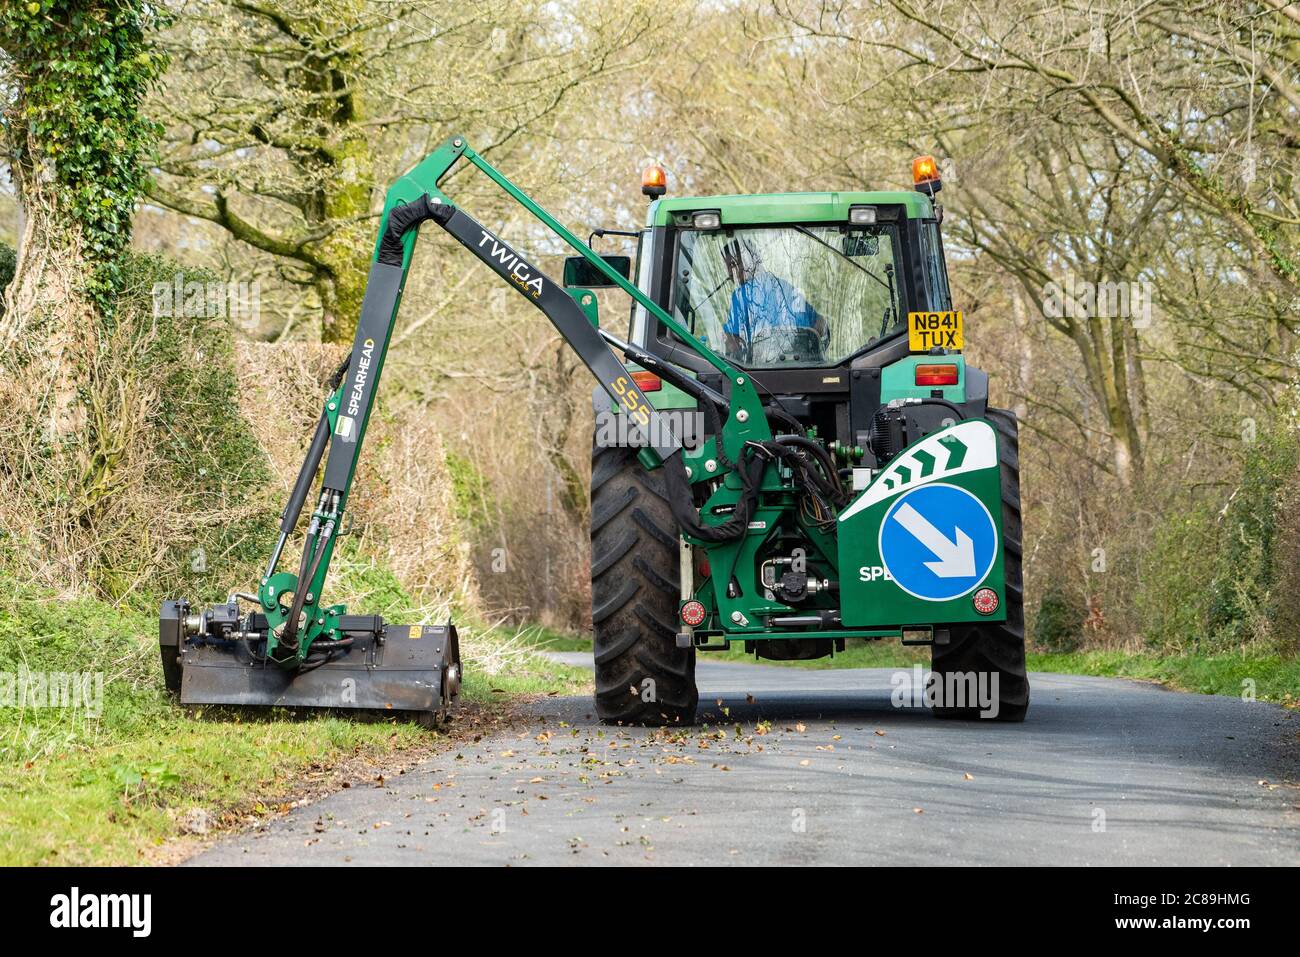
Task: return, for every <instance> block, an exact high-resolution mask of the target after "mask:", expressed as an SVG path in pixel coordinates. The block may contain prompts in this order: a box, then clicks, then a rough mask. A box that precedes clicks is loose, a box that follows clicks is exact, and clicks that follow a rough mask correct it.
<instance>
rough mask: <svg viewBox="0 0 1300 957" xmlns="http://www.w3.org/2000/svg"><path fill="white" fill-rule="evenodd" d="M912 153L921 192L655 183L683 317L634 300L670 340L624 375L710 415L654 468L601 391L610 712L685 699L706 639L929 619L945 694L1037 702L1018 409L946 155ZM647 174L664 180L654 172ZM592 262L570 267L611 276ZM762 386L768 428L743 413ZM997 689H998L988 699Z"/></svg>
mask: <svg viewBox="0 0 1300 957" xmlns="http://www.w3.org/2000/svg"><path fill="white" fill-rule="evenodd" d="M913 170H914V178H915V180H916V189H915V190H914V191H911V192H861V193H843V192H842V193H801V194H774V195H755V196H702V197H684V198H673V199H662V198H657V199H654V201H653V202H652V203H651V205H650V208H649V210H648V213H647V217H646V224H645V229H644V230H643V231H641V232H640V233H638V234H636V235H637V240H638V254H637V265H636V276H637V285H638V287H639V289H640V291H641V292H642V293H643V294H645V295H646V296H647V297H648V298H649V299H650V300H651V301H653V302H654V303H655V304H656V305H658V306H659V307H660V308H661V309H662V310H663V311H664V312H665V313H667V314H668V315H669V316H671V318H672V320H673V321H672V322H668V321H665V320H664V318H663V317H661V316H656V315H655V314H654V311H653V310H651V309H649V308H647V307H645V306H644V305H641V304H639V303H637V304H635V305H634V307H633V310H632V316H631V328H630V332H629V334H628V342H629V344H630V345H632V346H634V347H636V349H637V350H639V351H642V352H644V353H645V354H646V355H648V356H651V357H653V361H645V358H644V356H643V357H642V360H643V361H642V363H641V365H640V367H636V371H631V372H630V378H631V380H632V381H633V382H635V383H636V384H637V385H638V386H639V387H640V389H641V392H642V393H644V394H645V396H646V398H647V399H648V401H649V403H650V404H651V405H652V406H653V407H654V408H655V410H656V411H658V412H660V413H668V412H670V410H671V411H675V412H677V413H679V414H678V416H677V417H676V418H675V420H674V421H675V422H676V423H681V425H679V433H678V434H679V435H681V434H684V433H690V436H691V437H692V438H701V439H702V441H700V442H698V443H696V445H695V447H694V448H688V449H687V450H685V451H684V452H683V454H682V463H683V471H684V481H683V479H682V476H680V475H676V476H675V474H674V473H675V471H676V470H675V469H674V468H673V467H671V466H670V467H668V468H664V469H647V468H646V467H645V465H644V462H643V460H642V458H641V457H639V456H638V455H637V450H636V449H633V448H629V447H628V446H627V444H626V443H625V442H623V441H622V439H623V438H624V436H625V434H626V431H627V430H626V429H622V428H617V427H611V422H610V412H609V406H608V402H607V401H602V400H603V396H602V395H600V394H599V392H598V394H597V396H596V402H595V404H596V407H597V430H596V440H595V442H594V452H593V460H592V483H591V503H592V509H591V512H592V514H591V581H592V624H593V629H594V635H595V668H596V699H597V708H598V711H599V714H600V716H601V718H603V719H605V720H607V721H616V722H618V721H621V722H631V723H643V722H654V723H658V722H663V721H670V722H677V721H682V722H689V721H691V720H692V719H693V716H694V714H695V709H696V704H697V700H698V694H697V691H696V685H695V655H696V652H697V651H706V650H721V649H726V648H728V647H729V646H730V645H731V643H732V642H743V643H744V645H743V646H744V648H745V650H746V651H748V652H752V653H753V654H755V655H756V656H757V657H759V658H766V659H770V660H792V659H800V660H802V659H812V658H820V657H824V656H827V655H833V654H834V653H835V652H836V651H842V650H843V649H844V647H845V642H846V640H847V639H850V638H858V639H863V638H867V639H881V638H901V640H902V641H904V642H905V643H923V644H929V645H931V646H932V655H933V670H932V674H933V677H932V678H931V679H930V680H931V682H932V687H933V695H932V699H933V701H932V703H933V704H934V705H935V709H934V710H935V713H936V714H940V715H948V716H970V715H974V714H984V715H987V716H989V717H997V718H1000V719H1002V720H1021V719H1023V718H1024V715H1025V712H1026V710H1027V708H1028V703H1029V687H1028V681H1027V678H1026V674H1025V652H1024V616H1023V594H1022V585H1021V525H1020V483H1019V465H1018V448H1017V429H1016V418H1015V416H1014V414H1013V413H1011V412H1009V411H1007V410H1004V409H996V408H992V407H990V406H989V405H988V376H987V375H986V374H985V373H983V372H981V371H980V370H978V369H975V368H973V367H971V366H968V365H967V364H966V361H965V359H964V358H963V356H962V354H961V350H962V347H963V329H962V315H961V313H960V312H955V311H954V310H953V308H952V300H951V294H950V291H949V286H948V278H947V270H946V266H945V262H944V255H943V245H942V241H941V235H940V222H941V220H942V207H940V206H938V205H937V204H935V203H934V202H933V197H934V193H935V192H937V191H938V190H939V188H940V187H941V181H940V179H939V177H938V175H937V170H936V168H935V165H934V161H933V159H931V158H930V157H921V158H919V159H918V160H917V161H916V163H914V166H913ZM643 189H644V190H645V191H646V192H647V193H648V194H650V195H652V196H658V195H662V191H663V176H662V172H661V171H659V170H658V169H657V168H651V169H650V170H647V172H646V176H645V178H644V184H643ZM585 264H586V261H585V260H584V259H583V258H582V257H577V258H575V259H573V260H571V261H570V268H569V270H568V271H567V274H566V279H567V280H570V281H571V282H572V283H573V284H574V285H575V286H578V287H583V286H585V287H587V288H591V287H596V286H600V285H606V283H604V282H601V281H600V279H601V278H603V277H600V276H599V275H593V274H592V271H590V270H587V269H584V268H583V267H584V266H585ZM611 284H612V283H611ZM573 291H574V293H575V294H576V295H581V294H582V290H581V288H575V289H574V290H573ZM681 329H684V330H685V331H686V332H687V333H689V337H687V336H683V335H681V332H680V330H681ZM692 338H693V339H694V340H696V342H695V343H692V342H691V339H692ZM701 347H703V348H701ZM710 353H714V354H720V355H721V357H722V358H723V359H724V360H725V362H726V364H727V365H728V366H729V367H730V368H729V369H726V370H721V369H719V368H717V364H716V363H714V362H711V361H710ZM665 366H668V367H675V368H676V369H681V370H685V371H686V372H687V373H688V374H689V375H691V376H692V377H693V378H694V379H695V380H696V381H697V382H698V383H699V384H700V385H702V386H707V387H708V388H709V389H711V390H712V391H713V392H714V393H717V394H724V393H727V392H728V391H729V390H728V387H729V386H731V385H735V384H737V383H738V382H739V380H742V379H744V380H747V381H748V383H750V384H751V385H752V386H753V388H754V390H755V392H756V393H757V395H758V399H759V403H758V404H757V405H751V404H746V403H744V402H741V401H737V400H738V398H739V397H738V395H737V392H738V391H739V390H734V389H732V390H730V396H729V402H728V404H727V406H723V405H722V404H721V403H716V402H714V403H708V402H701V401H700V399H699V398H698V396H697V395H695V394H692V392H688V391H684V390H683V389H681V388H679V387H678V386H676V385H674V384H673V382H672V380H671V378H670V377H668V376H663V375H661V374H660V372H661V371H662V370H663V368H664V367H665ZM742 384H743V383H742ZM728 411H730V413H731V420H730V422H729V423H723V424H721V425H720V424H719V420H720V419H721V418H722V417H723V416H724V415H725V413H726V412H728ZM746 412H748V414H749V416H750V417H752V419H750V421H753V420H763V421H764V423H765V424H766V425H767V427H768V430H769V431H770V433H771V437H770V439H769V438H767V437H766V436H764V437H763V438H762V439H759V440H755V439H749V438H746V439H743V440H742V439H741V437H740V435H739V433H740V432H741V431H742V429H739V428H736V429H733V430H731V431H733V432H734V433H736V435H735V437H734V438H733V437H731V436H729V435H728V432H729V430H728V428H727V425H728V424H731V425H744V424H747V423H746V419H747V416H746ZM620 415H621V416H626V415H627V412H626V411H625V412H623V413H621V414H620ZM729 440H730V441H729ZM675 478H676V480H675V481H674V479H675ZM684 501H688V505H689V507H683V503H684ZM972 682H976V683H978V682H985V683H986V684H985V685H979V684H972ZM981 689H991V690H992V693H993V694H994V696H995V697H996V701H995V702H993V703H992V705H991V706H989V705H990V702H989V701H987V700H986V701H985V705H986V706H985V707H982V708H981V707H976V699H977V698H978V696H979V693H980V691H981ZM986 694H987V691H986ZM954 699H958V700H954Z"/></svg>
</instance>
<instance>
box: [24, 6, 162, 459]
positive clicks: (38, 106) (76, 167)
mask: <svg viewBox="0 0 1300 957" xmlns="http://www.w3.org/2000/svg"><path fill="white" fill-rule="evenodd" d="M163 16H164V11H163V10H162V8H161V7H160V5H158V4H155V3H147V2H141V0H26V2H7V3H5V4H3V5H0V58H2V59H0V65H2V67H3V77H4V79H3V93H4V96H5V99H4V102H3V111H2V112H0V149H3V154H4V158H5V160H6V161H7V165H8V167H9V170H10V175H11V177H12V179H13V182H14V185H15V188H16V190H17V198H18V202H19V204H20V209H21V210H22V232H21V235H20V236H19V248H18V260H17V263H16V265H15V271H14V278H13V281H12V283H11V284H10V286H9V288H8V290H7V293H6V302H5V306H6V308H5V310H4V318H3V320H0V346H3V350H2V351H3V353H4V354H5V356H6V360H5V363H6V365H11V366H12V365H15V364H21V365H22V366H23V367H25V372H24V375H25V376H26V377H27V378H28V379H29V381H38V382H40V383H41V384H42V386H44V388H43V389H42V390H40V391H41V394H42V398H41V400H40V401H41V402H42V406H43V407H42V408H41V409H40V410H39V412H40V413H41V414H43V415H44V416H45V418H46V420H47V422H48V433H50V434H52V437H54V438H57V437H59V436H62V435H68V434H71V433H73V432H75V431H76V430H77V428H78V426H79V424H80V422H81V421H82V420H83V417H84V410H83V409H82V408H80V407H81V406H83V405H84V403H83V402H81V401H80V400H79V390H80V391H82V392H84V387H85V384H86V376H85V374H84V373H85V371H86V368H87V366H88V361H87V352H86V350H87V349H91V350H93V348H94V347H93V342H94V341H95V338H96V330H98V329H100V328H101V327H102V325H103V323H104V322H106V321H108V322H111V321H112V318H113V315H114V311H115V302H116V299H117V297H118V295H119V293H120V292H121V289H122V285H123V282H124V276H123V256H124V254H125V253H126V251H127V247H128V244H129V241H130V236H131V216H132V214H133V212H134V210H135V205H136V201H137V200H138V199H139V197H140V195H141V190H142V188H143V185H144V180H145V177H146V175H147V173H146V169H145V167H144V165H143V164H142V158H143V157H144V155H145V154H146V153H147V152H148V151H149V150H150V148H151V145H152V144H153V143H154V141H155V140H156V137H157V135H158V129H157V127H156V126H155V124H153V123H151V122H149V121H148V120H147V119H146V118H145V117H143V116H142V115H141V112H140V105H141V103H142V102H143V100H144V97H145V94H146V92H147V91H148V89H149V88H150V86H151V85H152V84H153V83H154V82H155V81H156V80H157V79H158V77H159V76H160V74H161V73H162V70H163V68H164V67H165V65H166V61H165V57H164V56H163V55H161V54H160V53H158V52H157V51H155V50H154V49H153V45H152V41H151V39H150V35H151V32H152V31H153V30H154V29H155V28H156V27H157V26H158V25H159V22H160V20H161V19H162V18H163ZM13 371H14V370H13V369H12V368H11V369H10V372H13Z"/></svg>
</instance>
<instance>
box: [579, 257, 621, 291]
mask: <svg viewBox="0 0 1300 957" xmlns="http://www.w3.org/2000/svg"><path fill="white" fill-rule="evenodd" d="M600 258H601V259H603V260H604V261H605V265H607V266H609V267H610V268H611V269H613V270H614V272H616V273H618V274H619V275H620V276H622V277H623V278H624V279H627V278H629V277H630V276H631V275H632V257H631V256H601V257H600ZM564 285H565V288H566V289H573V288H575V287H576V288H580V289H602V288H604V287H606V286H613V285H614V283H613V282H612V281H611V280H610V278H609V277H608V276H606V275H605V274H604V273H603V272H601V271H600V270H599V269H597V268H596V266H595V264H594V263H591V262H589V261H588V260H587V258H586V257H585V256H567V257H565V260H564Z"/></svg>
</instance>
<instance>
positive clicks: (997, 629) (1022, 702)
mask: <svg viewBox="0 0 1300 957" xmlns="http://www.w3.org/2000/svg"><path fill="white" fill-rule="evenodd" d="M985 417H986V418H987V420H988V422H989V424H990V425H992V426H993V427H994V428H995V429H997V432H998V464H999V465H1000V466H1001V472H1002V567H1003V572H1004V577H1005V580H1006V608H1007V620H1006V621H1004V622H1003V621H997V622H988V623H986V624H978V623H977V624H969V625H956V626H954V627H953V628H952V630H951V639H950V641H949V642H948V643H947V644H946V645H935V646H934V648H933V651H932V653H931V670H932V671H933V672H934V674H935V677H936V679H938V680H940V681H942V680H943V678H944V675H945V674H948V673H953V672H962V673H964V674H971V673H974V674H977V675H978V674H983V673H988V674H990V675H997V679H998V713H997V716H996V718H997V720H999V721H1023V720H1025V714H1026V712H1028V710H1029V677H1028V675H1027V674H1026V670H1025V589H1024V577H1023V574H1022V571H1021V556H1022V526H1021V517H1020V440H1019V433H1018V426H1017V422H1016V415H1015V413H1014V412H1011V411H1009V410H1007V409H993V408H990V409H989V410H988V413H987V415H986V416H985ZM934 713H935V716H936V717H940V718H978V717H979V716H980V711H979V709H978V708H954V707H936V708H935V709H934Z"/></svg>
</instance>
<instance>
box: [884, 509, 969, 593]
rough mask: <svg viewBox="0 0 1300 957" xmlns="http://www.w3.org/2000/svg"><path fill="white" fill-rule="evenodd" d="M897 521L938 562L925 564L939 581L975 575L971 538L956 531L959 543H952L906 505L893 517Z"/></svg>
mask: <svg viewBox="0 0 1300 957" xmlns="http://www.w3.org/2000/svg"><path fill="white" fill-rule="evenodd" d="M894 520H895V521H897V522H898V524H899V525H902V526H903V528H905V529H907V531H908V532H909V533H910V534H911V535H912V537H913V538H915V539H916V540H917V541H918V542H920V543H921V544H922V545H924V546H925V547H926V548H928V549H929V550H930V551H931V552H933V553H934V554H935V556H936V557H937V558H938V559H939V560H938V561H937V562H925V563H924V564H925V567H926V568H928V569H930V571H932V572H934V573H935V574H936V575H938V576H939V577H940V578H972V577H974V575H975V545H974V543H973V542H972V541H971V540H970V536H969V535H967V534H966V533H965V532H963V531H962V530H961V529H960V528H958V529H956V532H957V541H956V542H950V541H948V537H947V536H946V535H944V534H943V532H941V531H939V530H938V529H937V528H935V527H934V526H933V525H931V524H930V522H929V520H928V519H926V517H925V516H924V515H922V514H921V513H920V512H918V511H917V510H916V509H914V508H912V506H911V503H909V502H904V503H903V504H902V505H900V506H899V507H898V511H896V512H895V513H894Z"/></svg>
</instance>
